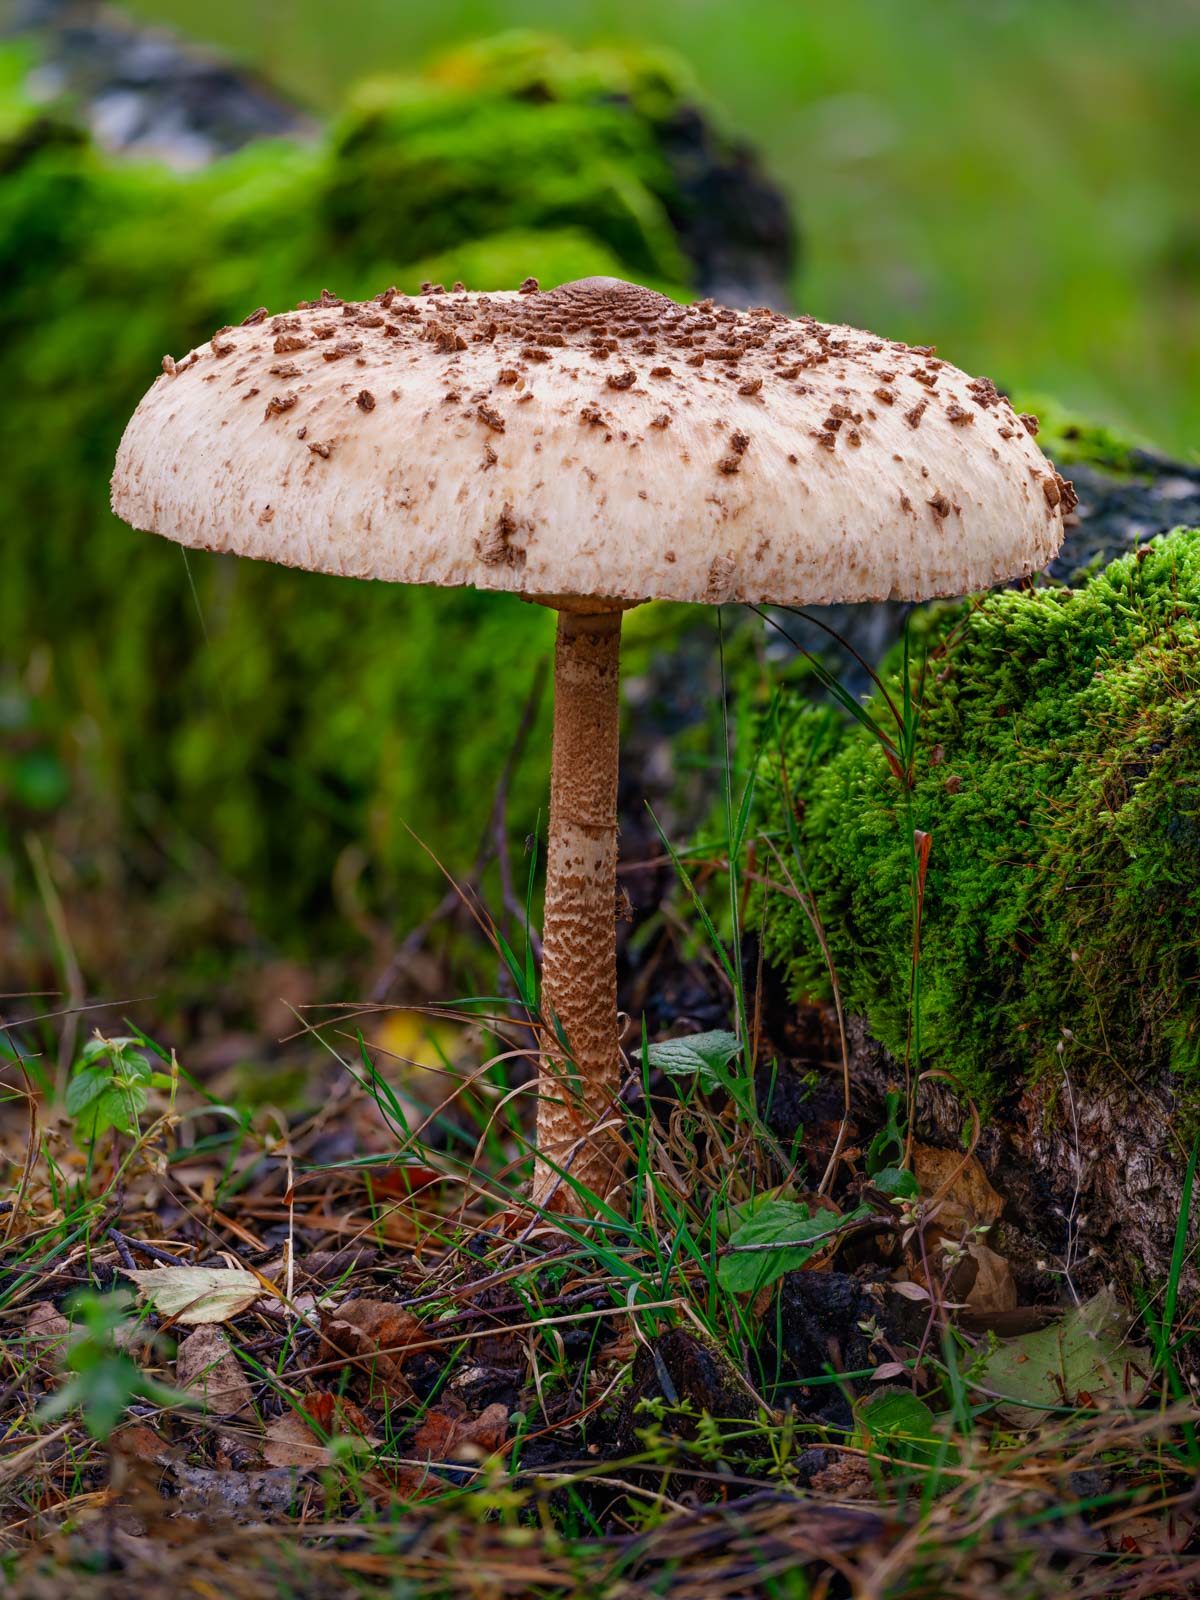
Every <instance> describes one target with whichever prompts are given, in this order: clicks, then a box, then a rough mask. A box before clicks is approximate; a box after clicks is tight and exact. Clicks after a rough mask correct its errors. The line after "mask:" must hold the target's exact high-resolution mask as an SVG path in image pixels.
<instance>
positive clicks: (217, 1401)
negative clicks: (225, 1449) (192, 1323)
mask: <svg viewBox="0 0 1200 1600" xmlns="http://www.w3.org/2000/svg"><path fill="white" fill-rule="evenodd" d="M175 1379H176V1382H177V1383H178V1384H179V1387H180V1388H181V1389H190V1390H193V1391H194V1392H195V1393H196V1395H197V1396H198V1398H199V1400H200V1403H201V1405H202V1406H203V1408H204V1410H205V1411H207V1412H209V1413H211V1415H213V1416H216V1417H234V1416H238V1415H245V1414H247V1413H250V1412H252V1411H253V1410H254V1393H253V1390H252V1389H251V1388H250V1384H249V1381H248V1379H247V1377H246V1374H245V1373H244V1372H243V1371H242V1367H241V1363H240V1362H239V1361H238V1358H237V1356H235V1355H234V1353H233V1350H232V1349H231V1348H230V1344H229V1340H228V1339H227V1338H226V1337H225V1335H224V1334H223V1333H222V1332H221V1330H220V1328H218V1327H215V1326H213V1324H211V1323H205V1324H203V1325H202V1326H201V1327H199V1328H197V1329H196V1331H195V1333H189V1334H188V1336H187V1338H186V1339H185V1340H184V1341H183V1343H182V1344H181V1345H180V1346H179V1352H178V1354H177V1355H176V1357H175Z"/></svg>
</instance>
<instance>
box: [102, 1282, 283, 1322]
mask: <svg viewBox="0 0 1200 1600" xmlns="http://www.w3.org/2000/svg"><path fill="white" fill-rule="evenodd" d="M125 1276H126V1277H127V1278H130V1279H132V1281H133V1282H134V1283H135V1284H136V1285H137V1287H138V1292H139V1293H140V1294H141V1296H142V1298H143V1299H144V1300H147V1301H149V1302H150V1304H151V1305H153V1307H154V1309H155V1310H156V1311H157V1312H158V1313H159V1315H160V1316H163V1317H172V1318H174V1319H175V1320H176V1321H178V1322H182V1323H183V1324H184V1325H185V1326H186V1327H195V1326H197V1325H198V1324H200V1323H202V1322H228V1321H229V1319H230V1318H231V1317H236V1316H238V1315H239V1314H240V1313H241V1312H243V1311H245V1310H246V1309H247V1308H248V1307H250V1306H252V1305H253V1304H254V1302H255V1301H256V1300H257V1299H258V1298H259V1296H260V1295H261V1294H262V1292H263V1288H262V1285H261V1284H260V1283H259V1281H258V1279H257V1278H256V1277H255V1276H254V1274H253V1273H252V1272H246V1271H244V1270H243V1269H242V1268H241V1267H155V1268H153V1269H151V1270H148V1271H145V1272H132V1271H128V1272H126V1273H125Z"/></svg>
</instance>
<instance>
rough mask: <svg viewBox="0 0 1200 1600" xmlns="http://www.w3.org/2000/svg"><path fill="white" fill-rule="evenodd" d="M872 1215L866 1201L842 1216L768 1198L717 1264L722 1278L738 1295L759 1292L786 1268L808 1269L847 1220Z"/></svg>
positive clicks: (737, 1231)
mask: <svg viewBox="0 0 1200 1600" xmlns="http://www.w3.org/2000/svg"><path fill="white" fill-rule="evenodd" d="M870 1215H871V1208H870V1206H866V1205H862V1206H858V1207H856V1208H855V1210H853V1211H851V1212H850V1213H849V1214H848V1215H846V1216H844V1217H839V1216H837V1215H836V1214H835V1213H834V1212H832V1211H818V1212H817V1213H816V1214H815V1215H814V1214H813V1213H812V1212H810V1211H809V1209H808V1207H807V1206H805V1205H799V1204H797V1203H796V1202H795V1201H794V1200H768V1201H767V1202H766V1203H765V1204H764V1205H760V1206H758V1207H757V1208H756V1210H755V1212H754V1214H753V1216H751V1217H749V1218H748V1219H747V1220H746V1221H745V1222H743V1223H742V1224H741V1225H740V1226H739V1227H737V1228H735V1229H734V1231H733V1233H732V1234H731V1235H730V1238H729V1244H728V1246H727V1253H726V1254H725V1255H723V1256H722V1257H721V1261H720V1265H719V1266H718V1267H717V1282H718V1283H719V1284H720V1285H721V1286H722V1288H725V1289H729V1290H731V1291H732V1292H733V1293H734V1294H755V1293H757V1291H758V1290H759V1289H764V1288H765V1287H766V1286H767V1284H769V1283H774V1282H775V1280H776V1278H782V1277H783V1275H784V1273H785V1272H794V1271H795V1270H796V1268H797V1267H802V1266H803V1265H804V1263H805V1262H806V1261H808V1260H810V1259H811V1258H812V1257H813V1256H814V1255H816V1253H817V1251H818V1250H820V1249H822V1248H823V1247H824V1245H825V1244H826V1243H828V1241H829V1239H830V1238H832V1236H833V1235H834V1234H835V1233H836V1232H837V1231H838V1230H839V1229H840V1228H843V1227H845V1225H846V1224H847V1223H849V1222H857V1221H859V1220H860V1219H861V1218H863V1217H869V1216H870ZM747 1246H755V1247H756V1248H754V1249H747V1248H746V1247H747ZM767 1247H770V1248H767Z"/></svg>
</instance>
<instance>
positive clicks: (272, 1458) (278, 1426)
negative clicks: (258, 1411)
mask: <svg viewBox="0 0 1200 1600" xmlns="http://www.w3.org/2000/svg"><path fill="white" fill-rule="evenodd" d="M332 1459H333V1457H332V1456H331V1455H330V1453H329V1446H328V1445H325V1444H322V1443H321V1441H320V1439H318V1438H317V1436H316V1434H315V1433H314V1432H313V1430H312V1429H311V1428H310V1427H309V1425H308V1423H307V1422H305V1420H304V1418H303V1417H301V1416H299V1415H297V1413H296V1412H294V1411H288V1412H285V1413H284V1415H283V1416H282V1417H275V1418H273V1419H272V1421H270V1422H268V1423H267V1437H266V1442H265V1443H264V1445H263V1460H264V1461H265V1462H266V1463H267V1465H268V1466H269V1467H299V1468H300V1470H301V1471H302V1472H313V1471H315V1470H316V1469H317V1468H319V1467H327V1466H328V1465H329V1463H330V1461H332Z"/></svg>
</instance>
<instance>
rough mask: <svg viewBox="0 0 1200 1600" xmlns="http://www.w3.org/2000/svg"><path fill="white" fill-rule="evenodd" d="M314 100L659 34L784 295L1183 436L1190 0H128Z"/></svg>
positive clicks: (1187, 416)
mask: <svg viewBox="0 0 1200 1600" xmlns="http://www.w3.org/2000/svg"><path fill="white" fill-rule="evenodd" d="M135 9H136V10H137V11H138V12H140V13H141V14H142V15H145V16H148V17H149V16H153V17H156V18H164V19H167V20H170V21H171V22H173V23H176V24H178V25H179V26H180V27H181V28H183V29H185V30H186V31H188V32H189V33H191V34H192V35H193V36H196V37H201V38H205V39H208V40H211V41H212V42H214V43H217V44H219V45H221V46H223V47H225V48H227V49H229V50H231V51H233V52H234V53H236V54H237V55H238V56H239V57H240V58H241V59H242V60H244V61H247V62H250V63H253V64H254V65H256V66H257V67H259V68H261V69H262V71H263V72H264V73H266V74H267V75H268V76H269V77H270V78H271V80H272V81H274V82H276V83H279V84H281V85H282V86H284V87H285V88H287V89H289V90H291V91H293V92H294V93H295V94H297V95H298V96H300V97H301V98H302V99H304V100H305V101H307V102H308V103H310V104H312V105H313V106H315V107H317V108H318V109H321V110H324V111H328V110H331V109H333V108H335V107H337V106H338V105H339V103H340V101H341V98H342V96H343V94H344V91H345V89H346V87H347V86H348V85H349V84H350V83H352V82H353V81H354V80H355V79H356V78H358V77H360V76H362V75H363V74H364V73H368V72H379V71H385V70H400V71H411V70H413V69H415V68H417V67H418V66H419V65H420V64H421V63H422V61H423V60H424V59H425V58H426V57H427V56H428V55H429V54H430V53H431V52H433V51H438V50H443V49H446V48H448V47H450V46H453V45H455V44H458V43H460V42H462V41H463V40H466V39H470V38H473V37H478V36H480V35H485V34H489V33H494V32H497V31H499V30H502V29H505V28H512V27H533V28H539V29H548V30H551V31H553V32H555V33H558V34H561V35H563V36H565V37H567V38H569V39H572V40H574V41H577V42H579V43H593V42H595V41H596V40H598V39H599V40H603V39H606V38H615V39H623V40H637V41H643V42H646V43H653V44H658V45H665V46H668V47H669V48H670V49H671V50H673V51H675V52H676V53H677V54H678V55H679V56H680V57H681V58H682V59H683V60H684V61H686V62H688V63H689V64H690V66H691V67H692V69H693V71H694V73H695V75H696V78H697V79H698V81H699V83H700V84H701V85H702V86H703V88H704V90H705V91H707V92H708V93H709V94H710V95H711V96H712V97H713V98H714V99H715V100H716V101H717V103H718V104H719V105H720V106H721V107H722V108H723V109H724V110H725V111H726V112H727V114H728V117H729V119H730V120H732V122H733V123H734V125H735V126H736V127H737V128H738V129H739V130H741V131H743V132H745V133H746V134H747V135H748V136H749V137H750V138H751V139H752V140H753V141H754V143H755V144H756V146H757V147H758V149H759V151H760V152H761V154H762V156H763V157H764V159H765V161H766V162H767V164H768V166H769V168H770V170H771V171H772V173H773V174H774V175H775V177H776V178H777V179H778V181H779V182H780V183H781V184H782V185H783V187H784V188H785V190H786V192H787V193H788V195H789V196H790V198H791V200H792V202H793V206H794V208H795V211H796V214H797V216H798V217H799V219H800V221H801V224H802V227H803V230H804V237H805V241H806V251H805V255H804V260H803V265H802V268H801V270H800V273H799V276H798V281H797V283H796V285H795V295H796V304H797V307H798V308H801V309H803V310H806V311H809V312H812V313H813V314H814V315H816V316H818V317H821V318H823V319H826V320H840V321H841V320H844V321H848V322H851V323H854V324H857V325H860V326H863V327H868V328H878V329H881V330H883V331H885V332H887V333H890V334H895V335H897V336H899V337H902V338H906V339H909V340H910V341H913V342H917V343H921V342H926V341H932V342H936V343H939V344H941V345H942V346H943V347H944V348H945V350H946V351H947V352H948V353H949V354H950V355H951V356H952V358H953V359H954V360H955V361H956V362H957V363H959V364H960V365H962V366H965V367H969V368H971V369H972V370H979V371H983V372H989V373H992V374H993V375H994V376H995V377H996V378H997V381H1001V380H1007V381H1008V382H1009V383H1021V384H1022V385H1023V386H1024V387H1026V388H1030V387H1032V388H1035V389H1040V390H1044V391H1046V392H1049V393H1054V394H1057V395H1059V396H1060V397H1061V398H1062V399H1063V400H1065V401H1067V402H1070V403H1075V404H1077V405H1078V406H1079V407H1081V408H1082V409H1084V410H1086V411H1089V412H1091V413H1092V414H1094V415H1098V416H1101V417H1103V418H1104V419H1106V420H1111V421H1114V422H1117V423H1119V424H1121V425H1122V426H1123V427H1124V428H1125V429H1126V431H1128V432H1131V433H1134V434H1136V435H1140V436H1144V437H1147V438H1150V439H1152V440H1154V441H1155V442H1157V443H1159V444H1160V445H1163V446H1165V447H1168V448H1171V449H1174V450H1176V451H1178V452H1192V451H1194V450H1195V448H1196V441H1197V439H1198V438H1200V293H1198V291H1200V183H1198V180H1197V148H1198V145H1200V128H1198V126H1197V120H1198V116H1200V12H1198V8H1197V6H1196V3H1195V0H1139V3H1137V4H1131V3H1129V0H836V3H834V4H817V3H815V0H747V3H743V4H738V5H730V4H728V3H726V0H652V3H650V4H646V3H644V0H590V3H589V0H492V3H487V0H439V3H438V4H436V5H428V6H418V5H410V4H394V3H392V0H341V3H340V4H339V5H338V6H337V7H336V8H335V9H333V10H332V11H331V10H330V8H329V7H328V6H327V5H325V4H323V3H318V0H205V3H204V4H202V5H201V4H197V3H196V0H138V3H137V5H136V7H135Z"/></svg>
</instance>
